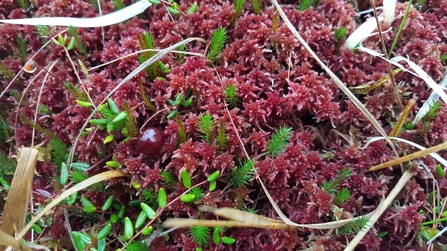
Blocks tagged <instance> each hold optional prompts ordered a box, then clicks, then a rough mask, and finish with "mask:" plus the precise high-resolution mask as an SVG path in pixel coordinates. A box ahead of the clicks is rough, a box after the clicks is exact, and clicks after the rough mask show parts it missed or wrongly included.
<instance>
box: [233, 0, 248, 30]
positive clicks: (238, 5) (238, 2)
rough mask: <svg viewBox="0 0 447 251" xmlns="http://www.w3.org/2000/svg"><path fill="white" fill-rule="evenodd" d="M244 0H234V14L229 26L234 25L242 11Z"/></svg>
mask: <svg viewBox="0 0 447 251" xmlns="http://www.w3.org/2000/svg"><path fill="white" fill-rule="evenodd" d="M244 5H245V0H235V1H234V14H233V16H232V17H231V20H230V26H231V27H234V26H235V25H236V21H237V19H238V18H239V16H240V15H241V13H242V10H243V9H244Z"/></svg>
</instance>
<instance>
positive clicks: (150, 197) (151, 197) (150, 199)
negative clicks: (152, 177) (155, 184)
mask: <svg viewBox="0 0 447 251" xmlns="http://www.w3.org/2000/svg"><path fill="white" fill-rule="evenodd" d="M163 172H166V171H163ZM168 174H169V173H168ZM162 175H163V173H162ZM169 175H170V174H169ZM172 178H173V179H174V177H172ZM141 199H142V201H143V202H144V203H146V204H148V205H150V206H153V205H155V204H156V203H157V199H158V194H157V193H156V192H155V191H154V190H152V189H143V190H141Z"/></svg>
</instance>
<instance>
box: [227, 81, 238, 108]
mask: <svg viewBox="0 0 447 251" xmlns="http://www.w3.org/2000/svg"><path fill="white" fill-rule="evenodd" d="M224 93H225V101H226V102H227V104H229V105H230V106H236V105H237V103H238V102H239V98H238V96H237V90H236V86H235V85H234V84H230V85H228V86H227V87H225V90H224Z"/></svg>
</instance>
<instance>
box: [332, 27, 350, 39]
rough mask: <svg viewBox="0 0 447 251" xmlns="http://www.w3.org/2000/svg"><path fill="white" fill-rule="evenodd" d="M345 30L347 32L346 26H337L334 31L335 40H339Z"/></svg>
mask: <svg viewBox="0 0 447 251" xmlns="http://www.w3.org/2000/svg"><path fill="white" fill-rule="evenodd" d="M347 32H348V28H346V27H340V28H338V29H337V30H335V32H334V37H335V40H337V42H340V41H341V40H342V39H343V37H344V36H345V35H346V33H347Z"/></svg>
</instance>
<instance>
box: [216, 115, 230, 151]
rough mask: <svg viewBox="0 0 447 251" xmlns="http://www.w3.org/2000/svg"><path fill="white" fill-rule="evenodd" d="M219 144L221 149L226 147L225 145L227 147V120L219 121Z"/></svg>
mask: <svg viewBox="0 0 447 251" xmlns="http://www.w3.org/2000/svg"><path fill="white" fill-rule="evenodd" d="M216 141H217V146H219V150H221V151H222V150H223V149H225V147H227V143H228V137H227V135H226V133H225V122H224V121H221V122H220V123H219V126H218V127H217V138H216Z"/></svg>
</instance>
